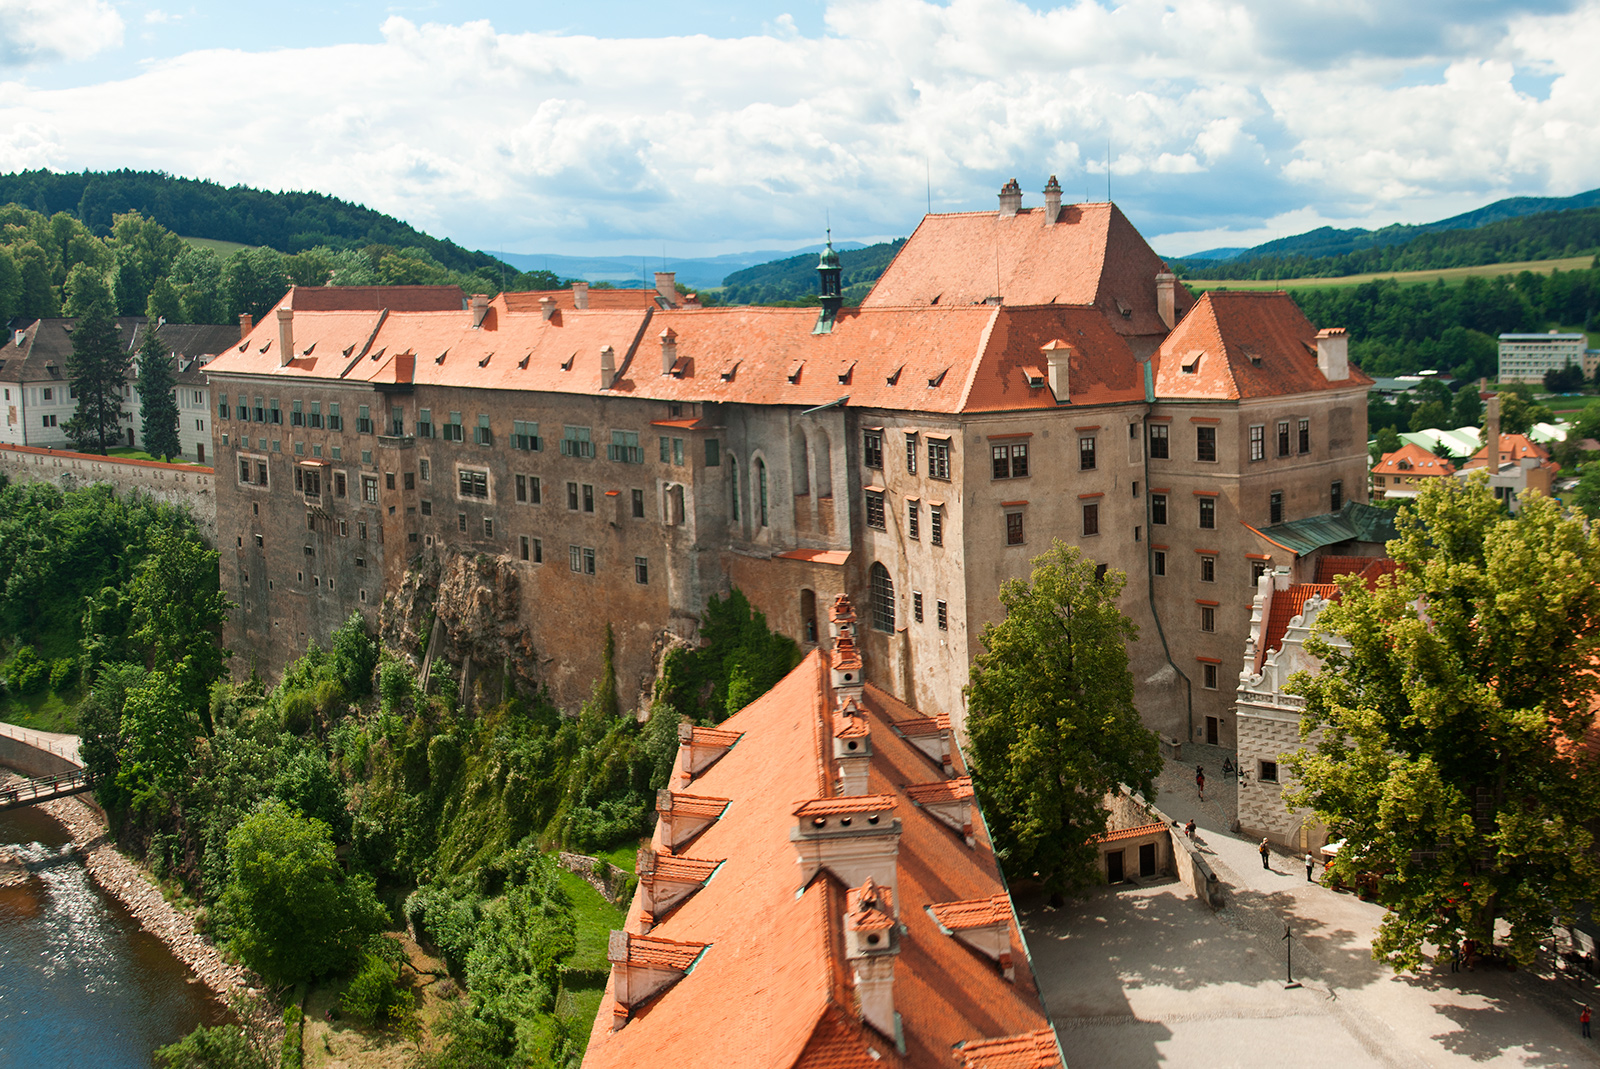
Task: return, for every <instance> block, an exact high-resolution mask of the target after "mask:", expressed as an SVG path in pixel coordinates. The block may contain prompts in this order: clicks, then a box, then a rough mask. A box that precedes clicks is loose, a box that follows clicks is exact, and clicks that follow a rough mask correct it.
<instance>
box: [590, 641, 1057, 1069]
mask: <svg viewBox="0 0 1600 1069" xmlns="http://www.w3.org/2000/svg"><path fill="white" fill-rule="evenodd" d="M828 679H829V673H828V670H827V663H826V661H825V660H824V658H823V656H822V654H821V653H820V652H819V651H813V652H812V653H811V654H810V655H809V656H807V657H806V659H805V660H804V661H803V662H801V664H800V666H799V667H798V668H796V669H795V670H794V671H793V672H791V673H790V674H789V675H788V676H786V677H785V678H784V679H783V680H782V681H781V682H780V683H779V684H778V685H777V686H776V687H774V688H773V689H772V690H770V691H768V692H767V694H765V695H763V696H762V697H761V698H759V699H757V700H756V701H754V702H752V703H751V704H750V705H748V706H746V707H745V708H744V709H741V710H740V711H739V712H738V713H736V714H734V716H732V717H729V718H728V720H726V721H724V723H723V725H722V726H723V727H724V728H726V729H728V730H737V731H741V732H743V733H744V738H743V740H742V741H741V742H740V743H739V745H738V746H736V747H734V748H733V749H732V750H730V751H729V752H728V754H727V755H726V756H725V757H723V758H722V760H720V761H718V762H717V764H715V765H713V766H712V767H711V768H710V769H708V770H707V771H706V772H705V774H704V776H703V777H702V778H701V781H700V782H701V784H702V785H703V789H705V790H707V791H714V792H716V793H717V794H719V795H727V796H729V797H731V798H733V799H734V800H735V801H734V804H733V805H731V806H730V807H729V808H728V811H727V813H726V815H724V817H723V819H722V820H720V821H718V822H717V823H716V824H714V825H713V826H712V827H710V828H709V829H707V830H706V831H705V832H704V833H703V835H702V836H701V838H700V839H699V840H697V842H696V844H695V852H696V853H697V854H699V855H701V856H709V857H722V856H726V858H727V860H726V861H725V862H724V863H723V869H722V870H721V871H719V873H718V875H717V876H716V877H715V878H713V879H712V880H711V881H710V882H709V883H707V884H706V886H705V887H704V888H703V889H702V890H700V891H699V892H697V893H696V894H695V895H694V896H692V897H691V898H689V899H687V900H686V901H684V902H683V903H682V904H681V905H678V906H677V907H675V908H674V910H673V912H672V913H671V915H670V916H668V917H666V918H665V919H664V920H663V921H661V923H660V924H659V926H657V927H656V928H655V929H653V930H652V932H651V934H652V935H655V936H660V937H662V938H668V939H677V940H682V941H692V942H704V943H708V944H710V946H709V948H708V949H707V950H706V952H705V954H704V956H703V957H701V959H700V960H699V962H698V963H697V964H696V965H695V967H694V969H693V970H692V971H691V972H690V973H689V974H688V975H687V976H686V977H684V978H683V979H682V980H681V981H679V982H678V983H677V984H675V985H674V986H673V987H672V988H671V989H670V990H668V991H666V992H664V993H663V994H662V995H660V996H659V997H657V998H656V999H654V1000H653V1001H652V1002H650V1003H649V1004H647V1005H646V1006H644V1007H642V1008H641V1010H640V1011H639V1012H638V1013H637V1014H635V1015H634V1017H633V1019H632V1020H630V1021H628V1023H627V1024H626V1026H625V1027H623V1028H622V1029H621V1030H619V1031H612V1030H611V1026H612V1016H613V1015H612V1013H611V1012H610V1011H609V1009H608V1007H609V1006H612V1005H614V1002H613V1000H612V997H611V992H610V988H609V986H608V988H607V994H606V999H605V1002H604V1003H602V1009H601V1012H600V1013H599V1014H598V1016H597V1018H596V1022H595V1026H594V1030H593V1033H592V1036H591V1038H590V1041H589V1048H588V1052H587V1054H586V1055H585V1058H584V1065H585V1067H586V1069H612V1067H615V1069H637V1067H638V1066H641V1065H668V1064H670V1065H672V1066H673V1067H674V1069H702V1067H704V1069H725V1067H727V1066H740V1067H757V1069H759V1067H768V1066H772V1067H782V1069H790V1067H795V1066H805V1067H807V1069H868V1067H869V1066H870V1067H876V1069H885V1067H889V1069H905V1067H912V1066H915V1067H919V1069H920V1067H927V1069H950V1067H951V1066H953V1065H955V1064H958V1062H957V1057H956V1056H955V1055H954V1054H953V1052H954V1051H955V1049H956V1045H957V1044H959V1043H963V1042H966V1043H967V1044H969V1045H971V1043H972V1042H973V1041H976V1040H982V1039H983V1038H985V1037H989V1036H1013V1035H1017V1034H1019V1033H1027V1032H1035V1031H1039V1030H1041V1029H1046V1028H1047V1024H1048V1022H1047V1020H1046V1018H1045V1015H1044V1010H1043V1006H1042V1004H1041V1003H1040V1001H1039V994H1038V990H1037V988H1036V986H1035V984H1034V980H1033V976H1032V973H1031V971H1030V970H1029V969H1028V968H1027V967H1026V963H1027V961H1028V959H1027V956H1026V954H1025V952H1024V948H1023V944H1022V938H1021V933H1020V932H1018V931H1017V930H1016V927H1015V925H1012V926H1011V928H1010V933H1011V948H1010V954H1011V958H1012V960H1013V961H1015V962H1017V963H1018V967H1017V968H1016V980H1015V982H1014V983H1011V982H1007V981H1006V980H1005V979H1004V977H1003V976H1002V974H1001V970H1000V968H999V966H998V965H997V964H996V963H995V962H994V961H992V960H989V959H988V958H986V957H985V956H984V955H980V954H974V953H972V952H971V950H970V948H968V947H965V946H962V945H960V944H959V943H958V942H957V941H955V940H953V939H951V938H950V937H949V936H948V935H945V934H944V933H943V932H941V931H940V930H939V928H938V925H937V923H936V922H935V921H934V920H933V918H932V917H931V916H929V915H928V913H927V911H926V909H925V908H924V907H925V906H927V905H929V904H931V903H934V902H946V901H949V900H952V899H955V900H963V901H965V900H973V899H984V898H989V897H992V896H994V895H996V894H1000V893H1003V891H1004V886H1003V884H1002V882H1001V879H1000V872H999V869H998V867H997V864H996V862H995V858H994V852H993V846H992V844H991V843H990V841H989V837H988V832H987V829H986V828H984V827H983V824H982V821H981V818H980V817H979V814H977V812H976V810H975V811H974V821H973V832H972V834H973V838H974V842H975V844H976V845H974V846H972V847H968V846H967V845H966V844H965V843H964V842H962V841H960V840H959V839H957V838H956V837H954V836H952V835H951V834H950V832H949V829H948V828H947V827H945V826H944V825H943V824H942V823H940V822H939V820H938V819H937V817H935V816H934V815H933V814H931V813H929V812H927V811H926V810H922V809H918V808H917V807H915V806H912V805H908V804H906V803H905V796H904V792H903V789H902V787H901V786H900V785H901V784H905V783H909V782H915V781H919V780H923V779H926V777H927V776H928V774H929V771H928V764H927V758H926V757H925V756H924V755H923V754H922V753H921V752H920V751H918V750H917V749H916V748H915V747H914V746H913V745H912V744H911V743H910V742H909V741H907V740H905V739H902V738H901V737H900V736H899V735H898V734H896V733H895V732H893V731H890V730H889V725H890V724H891V723H892V722H894V721H895V720H897V719H916V718H920V717H919V716H918V714H917V713H916V711H915V710H912V709H910V708H909V707H907V706H906V705H904V703H901V702H898V701H896V700H895V699H893V698H891V697H890V696H888V695H886V694H884V693H883V692H882V691H881V690H879V689H878V688H876V687H874V686H873V685H871V684H868V685H867V686H866V688H865V690H864V693H863V696H862V705H863V708H864V710H865V713H866V715H867V717H869V718H870V719H871V722H872V726H873V728H874V731H873V755H872V763H871V766H870V768H869V770H868V789H869V790H871V791H873V792H874V797H875V801H874V802H872V803H869V804H871V805H877V806H879V807H880V811H884V812H887V811H888V810H887V809H886V808H884V806H885V801H890V802H893V801H898V802H899V804H898V805H897V806H895V808H894V813H895V816H896V817H897V818H899V819H900V820H901V825H902V826H901V832H900V848H899V863H898V869H897V881H898V886H897V888H896V890H897V894H896V898H897V899H898V900H899V902H900V903H901V907H900V922H901V924H903V925H904V930H903V933H902V934H901V936H900V938H899V948H900V949H899V956H898V958H897V960H896V964H895V981H894V999H895V1009H896V1010H897V1011H898V1012H899V1013H900V1015H901V1025H902V1033H903V1035H904V1037H905V1043H906V1052H905V1053H904V1054H903V1055H902V1054H900V1053H899V1052H898V1051H897V1050H896V1049H895V1045H894V1042H893V1039H892V1038H890V1037H885V1036H883V1035H880V1034H879V1033H877V1032H876V1031H875V1030H873V1029H871V1028H869V1027H867V1026H865V1025H863V1024H862V1023H861V1021H860V1016H859V1011H858V1010H857V1009H856V1008H855V1007H856V1002H855V993H854V990H853V984H854V981H853V979H852V977H851V974H850V970H849V968H848V964H847V962H846V961H845V959H844V942H843V940H844V915H845V911H846V909H847V906H848V900H847V895H848V891H849V888H847V887H845V886H844V885H843V884H842V883H840V882H839V881H838V880H837V879H835V878H834V877H833V876H832V875H831V874H829V873H827V872H826V870H825V871H824V872H823V873H822V874H821V875H820V876H819V877H818V878H817V879H814V880H813V881H812V882H811V883H810V884H808V885H807V886H806V887H804V888H800V887H799V886H798V882H799V871H800V870H799V866H797V865H796V864H795V860H796V853H795V848H794V846H793V844H792V843H791V842H790V839H789V832H790V830H791V829H792V828H794V827H795V826H796V822H797V818H796V816H795V815H794V812H795V810H796V809H797V808H802V807H800V806H797V805H796V804H795V803H794V802H793V801H792V799H797V798H798V799H804V798H812V799H815V798H817V796H819V795H821V794H824V793H825V792H828V791H830V790H831V789H832V785H833V780H834V772H833V767H832V764H833V763H832V761H831V759H830V756H829V755H830V754H831V752H832V751H831V747H832V743H831V740H830V739H829V736H828V724H829V718H830V717H831V715H832V710H833V708H834V706H835V701H834V695H833V693H832V688H831V687H830V686H829V683H828ZM956 759H957V760H958V761H959V755H956ZM658 845H659V844H658ZM638 912H639V907H638V900H637V899H636V900H635V903H634V905H633V907H632V908H631V909H630V913H629V918H630V919H629V924H630V927H633V926H634V925H636V923H637V920H638ZM633 930H637V928H636V927H633Z"/></svg>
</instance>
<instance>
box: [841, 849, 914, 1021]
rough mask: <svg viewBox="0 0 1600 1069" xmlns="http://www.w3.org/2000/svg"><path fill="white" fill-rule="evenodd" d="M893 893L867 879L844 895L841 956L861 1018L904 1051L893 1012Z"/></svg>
mask: <svg viewBox="0 0 1600 1069" xmlns="http://www.w3.org/2000/svg"><path fill="white" fill-rule="evenodd" d="M895 917H896V913H895V901H894V892H893V891H891V890H890V889H889V888H887V887H880V886H879V885H878V884H877V882H876V881H875V880H873V879H872V878H871V877H870V876H869V877H868V878H867V879H866V880H865V881H863V882H862V884H861V886H860V887H852V888H851V889H850V890H849V891H848V892H847V893H846V895H845V912H844V957H845V961H847V962H849V963H850V972H851V974H852V979H853V980H854V981H855V985H856V999H857V1001H858V1002H859V1003H860V1004H861V1019H862V1020H863V1021H865V1022H866V1023H867V1024H869V1025H871V1026H872V1027H873V1028H875V1029H877V1031H878V1032H879V1033H881V1034H882V1035H884V1036H885V1037H887V1038H889V1039H891V1040H894V1042H895V1045H896V1047H898V1048H900V1049H901V1050H902V1051H903V1050H904V1046H903V1044H904V1040H903V1039H902V1037H901V1032H900V1015H899V1014H898V1013H896V1012H895V1011H894V963H895V959H896V958H898V957H899V956H900V926H899V924H897V923H896V922H895Z"/></svg>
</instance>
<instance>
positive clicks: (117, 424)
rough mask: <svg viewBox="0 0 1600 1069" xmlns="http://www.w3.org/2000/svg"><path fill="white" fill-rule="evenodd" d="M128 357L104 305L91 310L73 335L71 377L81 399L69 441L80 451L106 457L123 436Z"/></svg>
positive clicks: (69, 361)
mask: <svg viewBox="0 0 1600 1069" xmlns="http://www.w3.org/2000/svg"><path fill="white" fill-rule="evenodd" d="M127 376H128V357H127V355H126V354H124V353H123V351H122V346H121V345H120V344H118V342H117V331H116V327H115V325H114V324H113V323H112V321H111V317H110V314H109V313H108V312H107V311H106V307H105V305H104V304H96V305H94V306H93V307H91V308H90V309H89V310H88V312H87V313H86V314H85V315H84V316H83V318H81V319H79V320H78V325H77V327H76V328H75V329H74V330H73V332H72V355H71V356H69V357H67V377H68V379H69V380H70V381H71V383H72V392H73V393H75V394H76V395H77V397H78V410H77V411H76V412H75V413H73V416H72V418H71V419H69V420H68V421H67V425H66V427H65V430H66V432H67V437H68V438H70V439H72V441H73V443H74V444H75V445H77V447H78V448H79V449H83V450H90V451H94V452H98V453H100V454H101V455H102V456H104V455H105V453H106V451H107V450H108V449H110V448H111V447H112V446H113V445H115V444H117V442H118V440H119V437H120V435H121V431H122V428H121V422H122V389H123V386H124V384H125V382H126V380H127Z"/></svg>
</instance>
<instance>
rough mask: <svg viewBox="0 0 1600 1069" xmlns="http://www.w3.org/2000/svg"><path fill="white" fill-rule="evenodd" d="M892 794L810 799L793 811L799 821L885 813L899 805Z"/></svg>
mask: <svg viewBox="0 0 1600 1069" xmlns="http://www.w3.org/2000/svg"><path fill="white" fill-rule="evenodd" d="M899 801H900V800H899V799H898V798H896V797H895V796H894V795H892V794H851V795H840V796H838V797H835V798H812V799H811V800H810V801H806V802H802V803H800V804H799V805H798V806H796V807H795V809H794V811H793V812H794V815H795V816H797V817H799V818H800V819H801V820H808V819H810V818H811V817H831V816H837V815H838V814H840V813H887V812H890V811H891V810H893V809H894V808H895V806H897V805H898V804H899Z"/></svg>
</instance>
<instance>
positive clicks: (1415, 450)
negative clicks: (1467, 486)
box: [1372, 442, 1456, 475]
mask: <svg viewBox="0 0 1600 1069" xmlns="http://www.w3.org/2000/svg"><path fill="white" fill-rule="evenodd" d="M1402 462H1405V463H1407V464H1410V465H1411V466H1410V467H1409V468H1402V467H1401V466H1400V464H1401V463H1402ZM1455 470H1456V466H1455V465H1454V464H1452V463H1450V461H1448V460H1446V459H1445V458H1443V457H1440V456H1435V455H1434V454H1433V452H1432V451H1430V450H1427V449H1424V448H1422V447H1421V446H1420V445H1418V444H1417V443H1416V442H1406V443H1405V444H1403V445H1402V446H1401V447H1400V448H1399V449H1396V450H1395V451H1394V452H1393V453H1385V454H1383V456H1382V457H1381V458H1379V460H1378V462H1377V463H1376V464H1374V465H1373V466H1372V474H1374V475H1399V474H1405V475H1452V474H1454V473H1455Z"/></svg>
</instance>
